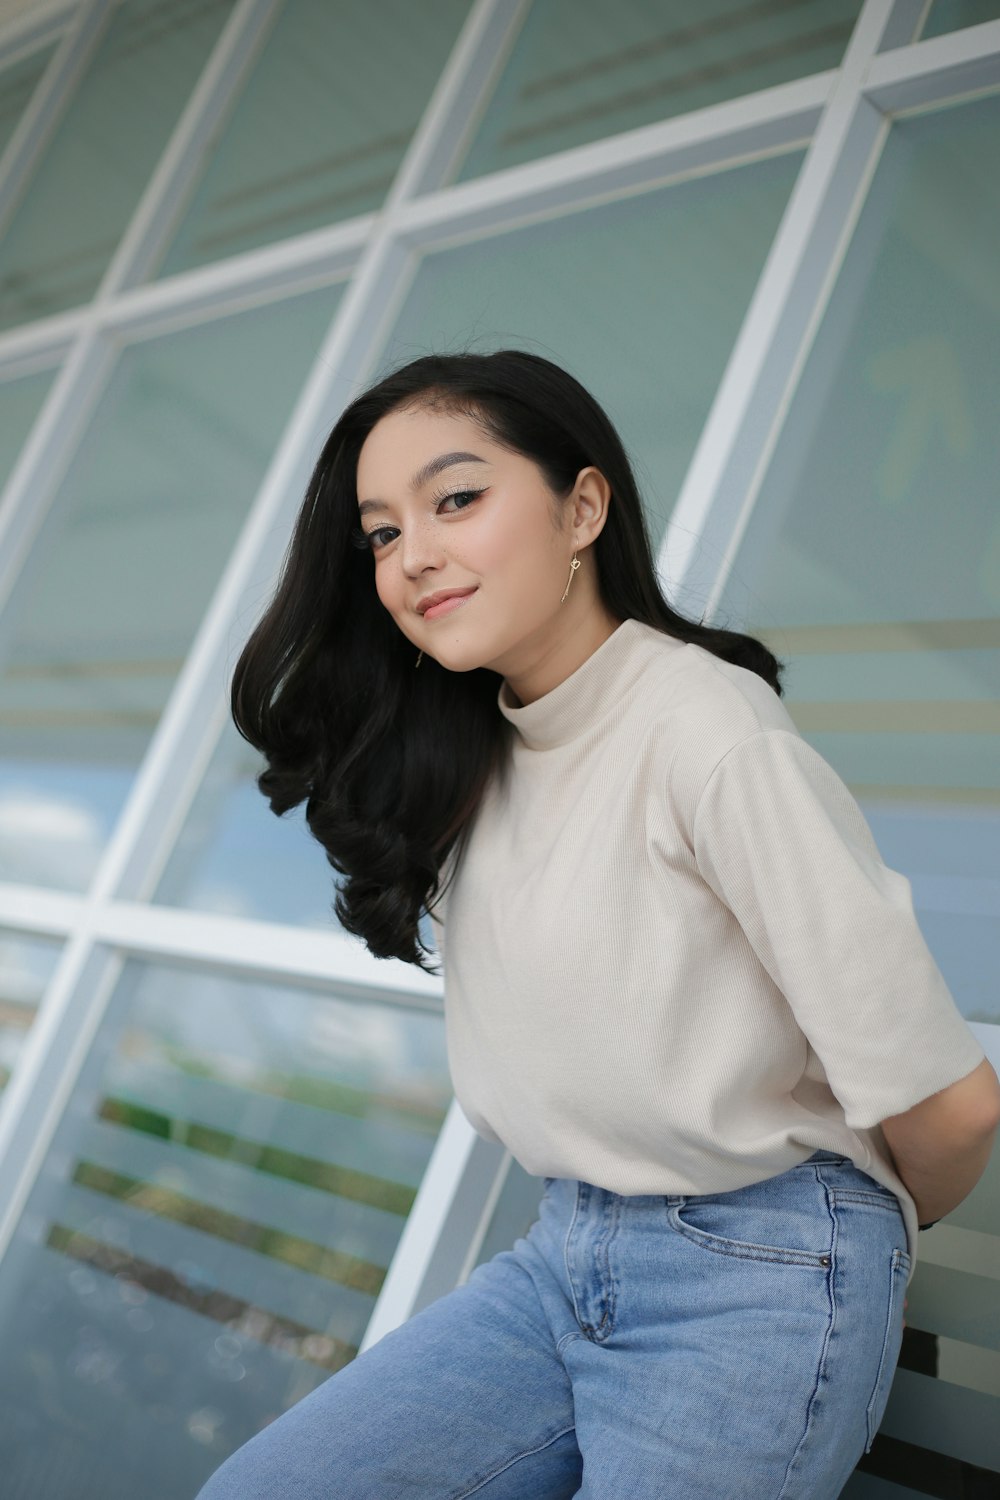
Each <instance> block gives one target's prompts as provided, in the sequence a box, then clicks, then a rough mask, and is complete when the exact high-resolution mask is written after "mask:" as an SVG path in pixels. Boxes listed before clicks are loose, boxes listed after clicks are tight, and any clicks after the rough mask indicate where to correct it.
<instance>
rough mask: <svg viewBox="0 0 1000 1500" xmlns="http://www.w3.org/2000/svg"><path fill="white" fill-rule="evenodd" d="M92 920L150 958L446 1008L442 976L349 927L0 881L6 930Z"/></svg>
mask: <svg viewBox="0 0 1000 1500" xmlns="http://www.w3.org/2000/svg"><path fill="white" fill-rule="evenodd" d="M84 921H86V922H87V923H88V925H89V926H90V928H91V932H92V936H93V939H94V941H95V942H100V943H105V944H106V945H107V946H108V947H109V948H120V949H122V950H127V951H128V952H129V953H131V954H133V955H135V956H137V957H142V958H147V959H150V960H153V961H155V960H157V959H160V960H163V961H166V962H181V963H196V964H198V965H200V966H201V967H204V968H206V969H213V970H215V971H220V970H221V971H225V972H227V973H231V974H238V973H254V974H257V975H260V976H265V975H266V977H267V978H268V979H269V980H272V981H273V982H274V983H276V984H289V985H297V984H298V985H307V986H313V987H318V988H321V989H328V988H329V986H330V983H331V976H334V975H335V976H336V982H337V984H338V986H342V987H345V988H347V989H350V990H352V991H357V993H359V994H364V995H366V996H370V995H372V994H375V993H378V994H381V995H385V996H387V997H389V998H392V999H397V1000H399V1001H400V1002H401V1003H406V1004H419V1005H422V1006H426V1007H429V1008H430V1009H432V1010H436V1011H439V1010H440V1009H441V997H442V988H441V980H440V979H439V978H437V977H436V976H435V975H433V974H427V973H425V972H424V971H423V970H421V969H417V968H415V967H414V966H413V965H412V964H404V963H403V962H402V960H400V959H378V958H374V957H373V956H372V955H371V954H370V953H369V952H368V950H367V948H365V947H364V946H363V945H362V944H360V943H358V942H357V941H356V940H355V939H353V938H351V937H348V936H347V934H346V933H342V932H339V931H335V930H333V929H331V930H330V931H325V930H324V929H322V928H312V927H297V926H293V925H290V924H285V923H278V922H268V921H264V920H263V919H260V920H258V919H250V918H245V917H228V916H218V915H216V914H215V913H212V912H203V911H195V910H190V909H187V908H176V907H170V906H153V905H147V904H145V903H140V902H129V901H107V902H104V903H102V904H101V905H100V906H99V907H98V906H94V905H93V903H92V902H90V901H89V900H88V898H87V897H86V896H80V895H75V894H71V893H69V892H66V891H50V890H42V889H39V888H38V887H32V886H27V885H15V884H6V885H5V884H0V930H5V931H16V932H20V933H24V934H25V935H27V936H32V937H37V938H65V937H66V936H67V934H69V933H70V932H71V931H72V930H73V929H74V928H76V927H78V926H79V925H80V924H81V923H82V922H84Z"/></svg>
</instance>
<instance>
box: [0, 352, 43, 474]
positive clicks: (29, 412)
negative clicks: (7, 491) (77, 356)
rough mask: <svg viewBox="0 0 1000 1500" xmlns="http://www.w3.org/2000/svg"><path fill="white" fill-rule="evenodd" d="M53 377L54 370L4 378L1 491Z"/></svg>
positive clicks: (0, 387)
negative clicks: (14, 377)
mask: <svg viewBox="0 0 1000 1500" xmlns="http://www.w3.org/2000/svg"><path fill="white" fill-rule="evenodd" d="M52 380H53V374H52V371H51V370H44V371H42V373H41V374H39V375H26V376H24V377H22V378H21V379H20V380H0V492H2V491H3V487H4V485H5V484H6V483H7V480H8V479H9V478H10V472H11V470H12V469H13V467H14V465H15V463H16V462H17V459H18V456H19V454H20V452H21V449H22V447H23V446H24V441H25V439H26V438H27V436H28V433H29V432H30V431H31V428H32V425H33V423H34V420H35V418H36V417H37V416H38V413H39V412H40V411H41V409H42V402H43V401H44V400H45V397H46V396H47V395H48V393H49V387H50V386H51V384H52Z"/></svg>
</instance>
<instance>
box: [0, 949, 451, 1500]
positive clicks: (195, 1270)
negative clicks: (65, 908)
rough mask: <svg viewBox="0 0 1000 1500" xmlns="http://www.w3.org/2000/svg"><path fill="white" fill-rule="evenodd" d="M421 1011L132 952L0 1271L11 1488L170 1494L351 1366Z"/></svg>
mask: <svg viewBox="0 0 1000 1500" xmlns="http://www.w3.org/2000/svg"><path fill="white" fill-rule="evenodd" d="M449 1102H450V1091H449V1085H448V1080H447V1065H446V1058H445V1047H444V1036H443V1029H442V1022H441V1018H440V1016H438V1015H435V1014H429V1013H426V1012H421V1011H416V1010H415V1011H408V1010H407V1009H406V1008H405V1007H402V1006H398V1005H387V1004H379V1003H378V1002H377V1001H372V1002H367V1003H364V1004H361V1003H358V1002H356V1001H353V1000H347V999H344V998H341V997H339V996H337V995H336V994H335V993H334V992H333V987H332V986H331V988H330V989H329V990H328V991H327V992H326V993H324V994H306V993H302V992H300V991H296V990H292V989H278V988H275V987H272V986H270V985H265V984H260V983H247V982H243V981H239V980H235V979H230V978H226V977H221V976H216V975H210V974H199V973H196V972H194V971H192V970H188V969H180V968H178V969H170V968H165V967H164V968H161V967H156V968H154V967H151V966H148V965H145V964H141V963H139V962H138V961H135V960H130V961H128V963H127V964H126V966H125V968H124V970H123V972H122V976H121V979H120V981H119V984H118V986H117V988H116V991H115V993H114V996H113V997H112V1001H111V1006H110V1009H109V1011H108V1012H107V1014H106V1017H105V1020H104V1022H103V1025H102V1029H101V1032H100V1034H99V1036H98V1039H97V1042H96V1044H95V1047H94V1048H93V1050H92V1053H91V1055H90V1058H89V1059H88V1063H87V1065H86V1068H85V1070H84V1073H83V1075H82V1077H81V1078H80V1080H79V1083H78V1085H77V1089H76V1092H75V1094H74V1097H73V1100H72V1102H71V1104H70V1106H69V1109H68V1112H67V1114H66V1117H65V1118H64V1120H63V1123H62V1125H61V1127H60V1129H59V1132H58V1134H57V1137H56V1139H55V1142H54V1144H53V1147H52V1150H51V1151H50V1153H49V1156H48V1158H47V1161H46V1165H45V1167H44V1168H43V1170H42V1174H41V1176H40V1178H39V1180H38V1182H37V1184H36V1186H35V1188H34V1191H33V1193H32V1196H31V1198H30V1200H29V1202H28V1205H27V1208H26V1210H25V1212H24V1215H23V1217H22V1220H21V1222H20V1225H19V1228H18V1231H17V1234H16V1236H15V1239H14V1241H13V1244H12V1246H11V1248H10V1249H9V1250H8V1252H7V1254H6V1257H5V1259H4V1261H3V1265H2V1268H0V1317H2V1320H3V1326H4V1329H5V1338H4V1341H3V1349H2V1351H0V1398H2V1399H0V1454H2V1456H3V1459H4V1474H5V1483H6V1484H8V1485H9V1486H10V1493H11V1494H13V1495H20V1494H24V1495H28V1494H32V1495H39V1496H41V1495H51V1496H56V1495H59V1496H62V1495H65V1496H70V1495H71V1496H72V1497H73V1500H136V1496H139V1495H141V1496H142V1500H178V1497H180V1496H190V1495H194V1494H195V1493H196V1491H197V1490H198V1488H199V1487H200V1485H201V1483H203V1482H204V1480H205V1479H206V1478H207V1476H208V1474H209V1473H210V1472H212V1470H213V1469H215V1468H216V1467H217V1466H218V1464H219V1463H220V1462H221V1461H222V1459H223V1458H224V1457H225V1456H226V1455H227V1454H228V1453H229V1452H231V1451H232V1450H233V1449H235V1448H236V1447H238V1446H240V1445H241V1444H242V1443H243V1442H245V1441H247V1440H248V1439H249V1438H250V1437H251V1436H252V1435H253V1434H254V1433H255V1432H257V1431H258V1430H259V1429H260V1428H262V1427H263V1426H264V1425H265V1424H266V1423H267V1422H268V1421H270V1420H272V1419H273V1418H274V1417H276V1416H279V1415H280V1414H281V1413H282V1412H283V1411H285V1410H286V1409H287V1408H288V1407H290V1406H291V1405H292V1404H293V1403H294V1402H295V1401H297V1400H299V1399H300V1398H301V1397H302V1396H305V1395H307V1394H308V1392H309V1391H311V1390H313V1389H314V1388H315V1387H316V1386H317V1385H319V1384H320V1383H321V1382H322V1381H323V1380H325V1379H326V1378H327V1377H328V1376H329V1375H330V1374H331V1373H333V1372H334V1371H336V1370H338V1369H340V1368H341V1367H342V1366H343V1365H344V1364H345V1363H347V1362H348V1361H350V1360H351V1359H353V1358H354V1356H355V1355H356V1353H357V1350H358V1347H359V1344H360V1342H361V1339H362V1337H363V1335H364V1330H365V1328H366V1326H367V1324H368V1321H369V1318H370V1316H371V1313H372V1309H373V1308H374V1305H375V1300H376V1298H377V1296H378V1293H379V1290H380V1288H381V1286H382V1282H383V1281H384V1279H385V1274H386V1270H387V1268H388V1266H389V1262H390V1260H391V1258H392V1255H393V1253H394V1251H395V1248H396V1245H397V1243H398V1241H399V1236H400V1234H401V1232H402V1229H403V1226H404V1224H405V1222H406V1217H407V1214H408V1213H409V1210H410V1208H411V1206H412V1204H413V1200H414V1197H415V1195H416V1191H417V1188H418V1186H419V1184H420V1181H421V1178H422V1176H423V1174H424V1171H425V1168H426V1166H427V1162H428V1159H429V1157H430V1154H431V1151H432V1150H433V1147H434V1143H435V1140H436V1138H437V1135H438V1132H439V1130H440V1127H441V1124H442V1122H443V1119H444V1116H445V1113H446V1111H447V1108H448V1105H449Z"/></svg>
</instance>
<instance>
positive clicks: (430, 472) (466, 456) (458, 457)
mask: <svg viewBox="0 0 1000 1500" xmlns="http://www.w3.org/2000/svg"><path fill="white" fill-rule="evenodd" d="M464 463H474V464H485V463H489V459H487V458H480V457H479V454H478V453H439V454H438V456H437V458H432V459H431V461H430V463H426V464H424V466H423V468H422V469H418V470H417V472H416V473H415V474H414V476H413V478H412V479H411V480H410V488H411V489H414V490H419V489H422V488H423V486H424V485H425V484H427V482H428V481H429V480H431V479H433V478H434V476H435V474H440V472H441V470H442V469H447V468H448V467H449V466H450V465H451V464H464ZM373 510H388V506H387V505H386V504H385V502H384V501H382V500H362V502H361V504H360V505H359V506H358V515H359V516H367V515H368V514H369V513H370V512H371V511H373Z"/></svg>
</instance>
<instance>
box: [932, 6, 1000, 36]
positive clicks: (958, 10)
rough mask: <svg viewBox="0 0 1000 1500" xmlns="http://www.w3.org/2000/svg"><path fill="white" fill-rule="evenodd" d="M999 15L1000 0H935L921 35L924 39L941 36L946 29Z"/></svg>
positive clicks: (959, 28)
mask: <svg viewBox="0 0 1000 1500" xmlns="http://www.w3.org/2000/svg"><path fill="white" fill-rule="evenodd" d="M998 16H1000V3H998V0H933V4H932V5H931V8H930V11H929V12H928V16H927V20H926V22H925V23H924V28H923V30H922V31H921V33H920V37H921V40H922V41H923V40H925V39H926V38H927V37H929V36H941V35H942V33H943V32H945V31H959V30H961V28H962V27H963V26H978V25H979V23H980V22H981V21H995V20H996V18H997V17H998Z"/></svg>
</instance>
